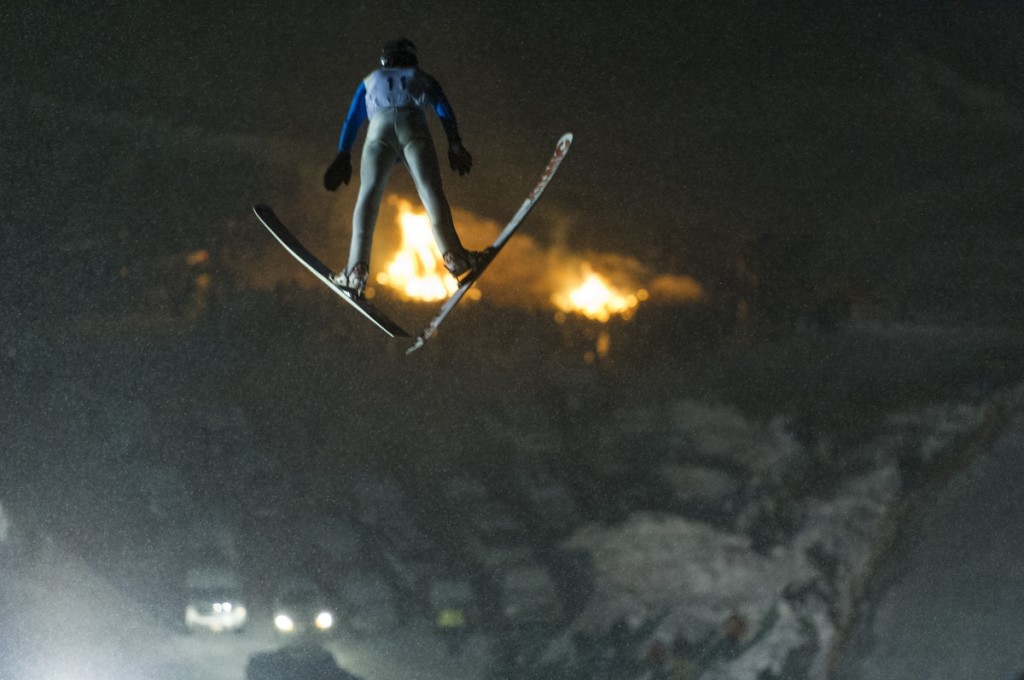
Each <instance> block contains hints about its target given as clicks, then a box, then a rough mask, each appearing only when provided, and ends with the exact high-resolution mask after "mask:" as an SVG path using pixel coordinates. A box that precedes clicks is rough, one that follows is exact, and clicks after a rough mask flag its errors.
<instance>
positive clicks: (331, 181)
mask: <svg viewBox="0 0 1024 680" xmlns="http://www.w3.org/2000/svg"><path fill="white" fill-rule="evenodd" d="M351 179H352V157H351V155H350V154H349V153H348V152H347V151H339V152H338V155H337V156H336V157H335V159H334V162H333V163H331V167H329V168H327V172H325V173H324V189H327V190H328V191H334V190H335V189H337V188H338V187H340V186H341V185H342V184H348V183H349V180H351Z"/></svg>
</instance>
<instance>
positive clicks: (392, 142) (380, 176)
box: [348, 109, 401, 270]
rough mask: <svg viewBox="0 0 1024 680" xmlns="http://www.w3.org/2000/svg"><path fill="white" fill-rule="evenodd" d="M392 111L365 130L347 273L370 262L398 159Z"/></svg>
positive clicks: (389, 110) (379, 116)
mask: <svg viewBox="0 0 1024 680" xmlns="http://www.w3.org/2000/svg"><path fill="white" fill-rule="evenodd" d="M394 115H395V111H394V109H385V110H382V111H379V112H378V113H377V114H376V115H375V116H374V117H373V119H372V120H370V124H369V127H368V128H367V131H366V141H365V142H364V143H363V155H362V160H361V161H360V164H359V197H358V198H357V199H356V207H355V211H354V213H353V214H352V243H351V245H350V247H349V253H348V270H351V269H352V267H354V266H355V265H356V264H357V263H359V262H365V263H367V264H369V263H370V251H371V249H372V246H373V230H374V228H375V227H376V226H377V213H378V212H379V211H380V201H381V199H382V198H383V196H384V189H385V187H386V186H387V183H388V177H389V176H390V175H391V170H392V168H394V166H395V160H396V159H397V158H398V155H399V149H400V148H401V147H400V146H399V145H398V140H397V138H396V136H395V124H394Z"/></svg>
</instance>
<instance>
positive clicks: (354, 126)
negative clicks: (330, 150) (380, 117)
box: [338, 82, 367, 153]
mask: <svg viewBox="0 0 1024 680" xmlns="http://www.w3.org/2000/svg"><path fill="white" fill-rule="evenodd" d="M366 120H367V115H366V84H365V83H362V82H360V83H359V87H357V88H356V94H355V96H354V97H352V105H351V106H349V109H348V116H347V117H346V118H345V124H344V125H343V126H342V127H341V139H339V140H338V152H339V153H350V152H351V151H352V147H353V145H355V143H356V135H358V134H359V128H360V127H362V125H363V123H365V122H366Z"/></svg>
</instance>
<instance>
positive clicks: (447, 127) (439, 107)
mask: <svg viewBox="0 0 1024 680" xmlns="http://www.w3.org/2000/svg"><path fill="white" fill-rule="evenodd" d="M421 73H422V71H421ZM423 77H424V79H425V80H426V82H427V101H429V102H430V105H431V106H432V107H434V112H435V113H436V114H437V117H438V118H439V119H440V120H441V127H442V128H444V134H445V136H446V137H448V144H450V145H451V144H457V143H460V142H461V141H462V139H461V138H460V137H459V122H458V120H456V118H455V109H453V108H452V105H451V104H450V103H449V102H448V97H446V96H445V94H444V90H443V89H441V84H440V83H439V82H437V81H436V80H434V78H433V77H432V76H429V75H427V74H426V73H423Z"/></svg>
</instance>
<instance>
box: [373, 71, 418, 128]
mask: <svg viewBox="0 0 1024 680" xmlns="http://www.w3.org/2000/svg"><path fill="white" fill-rule="evenodd" d="M363 84H364V85H365V86H366V116H367V118H373V115H374V114H375V113H377V112H378V111H380V110H381V109H389V108H402V107H407V106H417V107H420V108H422V107H423V106H425V105H426V103H427V88H426V83H425V82H424V81H423V79H422V78H421V77H420V76H419V74H418V72H417V70H416V69H414V68H382V69H378V70H376V71H374V72H373V73H371V74H370V75H368V76H366V78H365V79H364V80H363Z"/></svg>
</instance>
